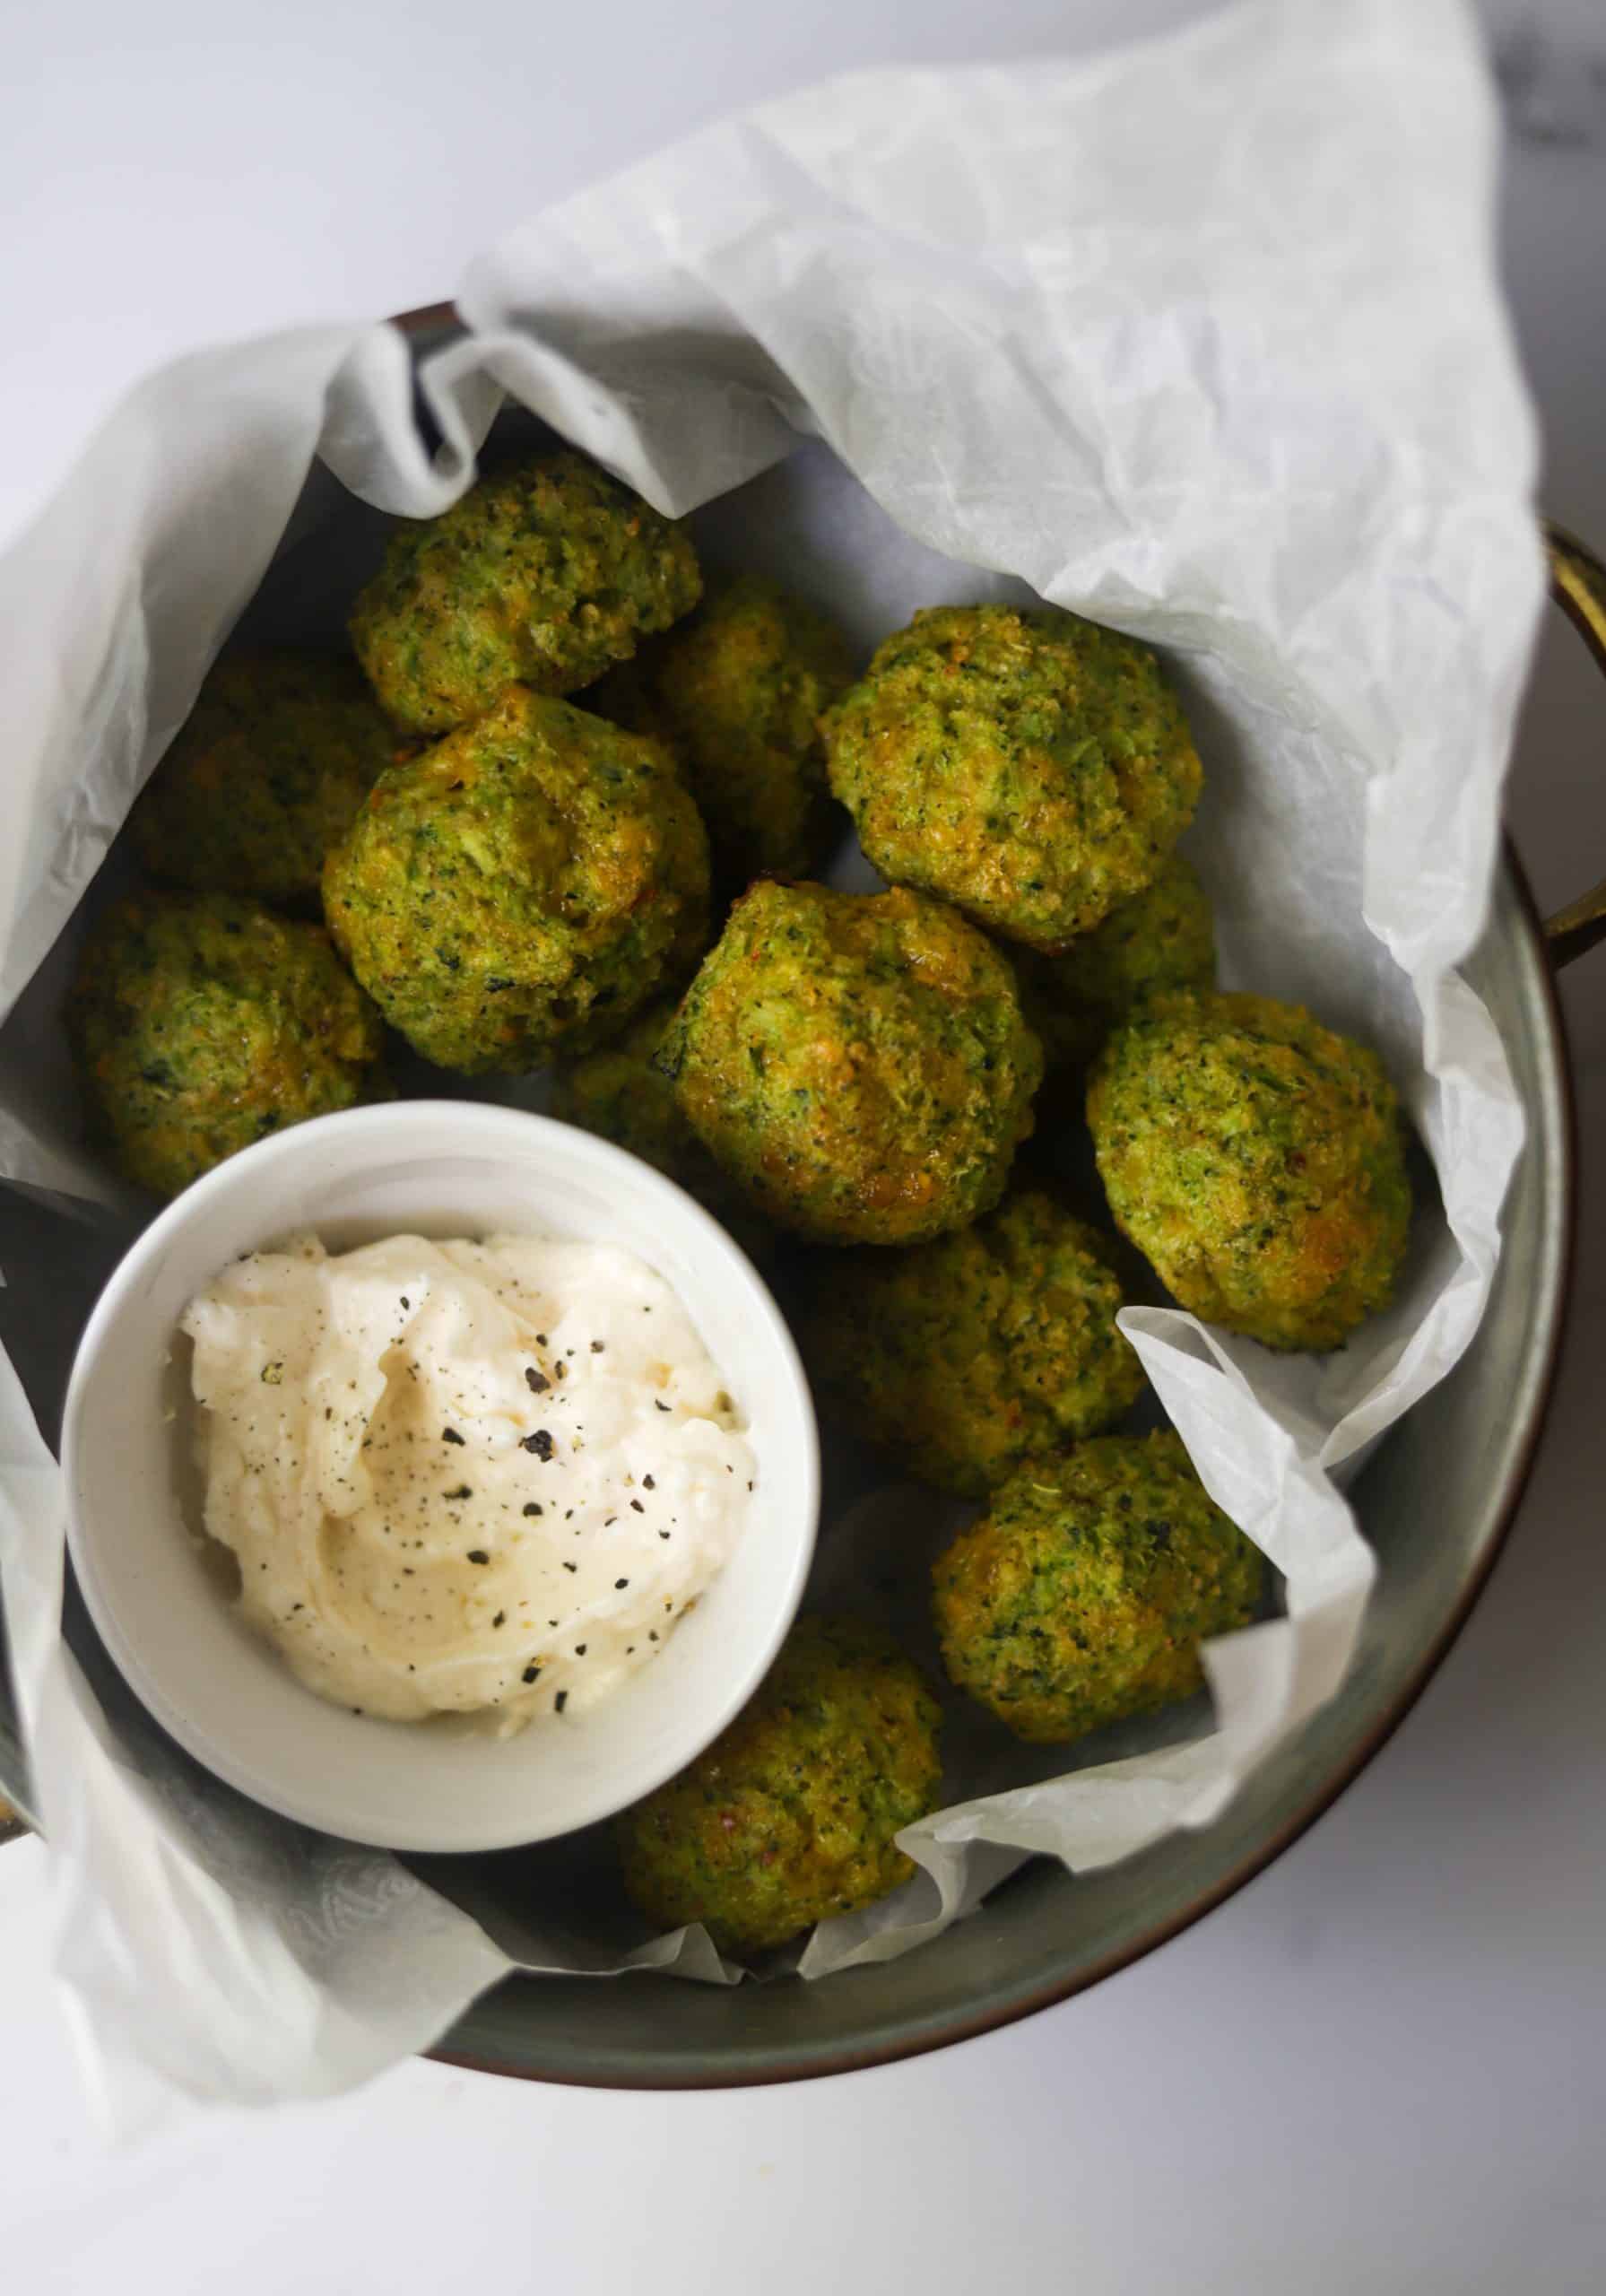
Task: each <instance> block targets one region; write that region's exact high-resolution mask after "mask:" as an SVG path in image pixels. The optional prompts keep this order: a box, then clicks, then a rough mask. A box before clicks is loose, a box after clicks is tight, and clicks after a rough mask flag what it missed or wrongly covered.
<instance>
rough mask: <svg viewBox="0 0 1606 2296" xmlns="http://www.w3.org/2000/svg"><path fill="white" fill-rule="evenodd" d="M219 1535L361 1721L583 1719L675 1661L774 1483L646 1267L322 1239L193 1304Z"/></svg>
mask: <svg viewBox="0 0 1606 2296" xmlns="http://www.w3.org/2000/svg"><path fill="white" fill-rule="evenodd" d="M183 1328H184V1330H185V1331H186V1332H187V1334H188V1335H189V1337H190V1338H191V1340H192V1341H193V1342H194V1344H195V1359H194V1371H193V1380H192V1384H193V1387H194V1392H195V1400H196V1402H197V1403H198V1404H199V1405H200V1406H201V1409H200V1412H199V1413H198V1425H197V1431H196V1440H197V1448H198V1457H199V1460H200V1465H201V1472H202V1474H203V1477H204V1483H205V1520H206V1528H207V1530H208V1532H209V1533H210V1534H211V1535H212V1536H213V1538H214V1539H217V1540H219V1541H221V1544H223V1545H224V1546H226V1547H228V1548H230V1550H231V1551H232V1552H233V1553H234V1555H235V1557H236V1559H237V1561H238V1562H239V1571H240V1582H241V1587H240V1598H239V1599H240V1605H241V1608H242V1610H243V1611H244V1613H245V1615H246V1617H247V1619H248V1620H249V1621H250V1622H251V1623H252V1625H253V1626H255V1627H256V1628H257V1629H258V1630H259V1631H261V1632H262V1633H263V1634H265V1636H267V1637H268V1639H270V1640H271V1641H272V1642H273V1643H274V1644H275V1645H276V1646H277V1648H279V1649H280V1650H281V1651H282V1654H283V1656H284V1657H285V1658H286V1659H287V1660H288V1661H289V1663H290V1665H291V1666H292V1667H293V1668H294V1670H295V1672H296V1674H298V1675H299V1677H300V1678H301V1680H302V1681H303V1682H304V1683H307V1684H308V1686H309V1687H310V1688H311V1689H313V1690H315V1691H317V1692H320V1693H321V1694H322V1695H323V1696H324V1697H326V1698H329V1699H334V1700H338V1701H339V1702H340V1703H341V1704H343V1705H345V1706H350V1707H352V1708H355V1709H358V1710H359V1711H360V1712H362V1713H367V1714H377V1715H384V1716H386V1717H389V1718H393V1719H395V1720H404V1721H406V1720H414V1719H420V1718H423V1717H425V1716H428V1715H431V1714H436V1713H440V1712H462V1711H485V1712H487V1713H488V1715H489V1718H490V1719H491V1721H492V1722H493V1725H494V1726H496V1727H497V1729H498V1730H499V1732H500V1733H503V1734H505V1733H507V1732H508V1731H512V1730H515V1729H517V1728H519V1727H520V1726H522V1725H523V1724H524V1723H525V1722H526V1721H528V1720H529V1718H531V1716H532V1715H535V1714H546V1715H551V1714H554V1713H557V1714H562V1713H564V1712H566V1711H567V1712H569V1713H571V1714H572V1713H577V1712H578V1711H580V1710H581V1709H583V1708H585V1707H587V1706H591V1705H594V1704H595V1702H596V1700H599V1699H601V1698H604V1697H606V1696H607V1694H608V1693H609V1692H610V1691H612V1690H614V1689H615V1688H617V1686H618V1685H619V1684H620V1683H621V1682H622V1681H623V1680H624V1679H625V1678H626V1677H627V1676H628V1675H629V1674H632V1673H633V1672H634V1671H635V1669H636V1668H637V1667H638V1666H644V1665H647V1662H648V1660H649V1659H651V1658H652V1657H655V1655H656V1653H657V1652H658V1651H660V1650H661V1649H662V1648H663V1647H664V1642H665V1640H666V1639H667V1638H668V1636H669V1634H670V1633H671V1631H672V1630H673V1626H674V1622H675V1621H676V1620H677V1619H678V1618H680V1617H681V1615H682V1614H683V1613H684V1612H685V1611H686V1610H687V1609H688V1608H690V1605H691V1604H692V1603H694V1602H695V1601H696V1599H697V1597H698V1596H699V1594H701V1593H702V1591H703V1590H704V1588H706V1587H708V1585H709V1583H710V1581H711V1580H712V1579H713V1578H714V1577H715V1576H716V1573H717V1572H718V1570H720V1569H721V1567H722V1566H723V1564H724V1563H725V1561H726V1559H727V1557H728V1556H729V1555H730V1553H731V1552H732V1550H733V1548H734V1544H735V1542H736V1540H737V1539H738V1538H739V1537H740V1536H741V1535H742V1530H743V1528H744V1526H745V1524H746V1521H747V1518H748V1515H749V1513H750V1510H751V1505H752V1500H751V1492H752V1489H753V1484H754V1482H755V1480H756V1475H757V1469H756V1467H755V1465H754V1460H753V1456H752V1453H751V1448H749V1445H748V1444H747V1442H746V1440H745V1439H744V1438H743V1436H742V1433H741V1431H740V1424H739V1421H738V1419H737V1415H736V1413H735V1412H734V1409H733V1406H732V1404H731V1401H730V1398H729V1396H727V1395H726V1394H725V1388H724V1383H723V1380H722V1378H721V1375H720V1372H719V1370H718V1369H717V1368H716V1365H715V1364H714V1362H713V1361H711V1360H710V1358H709V1356H708V1351H707V1349H706V1348H705V1347H704V1345H703V1344H702V1341H701V1340H700V1339H699V1336H698V1334H697V1331H696V1330H695V1328H694V1326H692V1323H691V1321H690V1318H689V1317H688V1316H687V1314H686V1312H685V1310H684V1309H682V1307H681V1304H680V1302H679V1300H677V1299H676V1297H675V1295H674V1293H673V1291H671V1290H670V1289H669V1287H668V1285H667V1284H665V1283H664V1282H663V1280H662V1279H661V1278H660V1277H659V1276H657V1275H655V1274H654V1273H653V1271H652V1270H651V1269H650V1268H648V1267H647V1266H646V1265H643V1263H642V1262H641V1261H640V1260H638V1259H637V1258H635V1257H633V1256H632V1255H631V1254H630V1253H629V1252H626V1251H622V1250H619V1249H616V1248H613V1247H612V1246H609V1245H603V1244H579V1243H569V1242H565V1241H560V1240H558V1239H553V1238H550V1237H535V1236H491V1237H490V1238H488V1239H486V1240H485V1241H484V1242H483V1243H469V1242H454V1243H427V1242H425V1241H424V1240H423V1239H421V1238H420V1237H417V1236H394V1237H391V1238H389V1239H386V1241H385V1242H383V1243H378V1244H369V1245H367V1246H365V1247H364V1248H362V1249H360V1250H358V1251H353V1252H346V1253H343V1254H341V1255H340V1256H338V1257H330V1255H329V1254H328V1253H326V1251H325V1249H324V1248H323V1246H322V1244H320V1243H319V1242H318V1241H317V1239H316V1238H307V1239H302V1240H299V1241H298V1242H297V1243H295V1244H294V1245H292V1246H291V1248H288V1249H286V1250H283V1251H275V1252H257V1253H254V1254H252V1255H251V1256H250V1257H247V1258H245V1259H241V1260H237V1261H236V1262H235V1263H234V1264H233V1265H231V1266H230V1268H229V1269H228V1270H227V1271H226V1272H225V1273H224V1274H222V1275H221V1276H220V1277H219V1278H218V1280H217V1281H216V1283H213V1285H212V1287H211V1288H210V1290H208V1291H204V1292H203V1293H202V1294H201V1295H200V1297H199V1298H197V1299H196V1300H193V1301H192V1302H191V1304H190V1306H189V1308H188V1309H187V1312H186V1314H185V1317H184V1319H183Z"/></svg>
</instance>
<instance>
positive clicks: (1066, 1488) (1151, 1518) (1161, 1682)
mask: <svg viewBox="0 0 1606 2296" xmlns="http://www.w3.org/2000/svg"><path fill="white" fill-rule="evenodd" d="M1263 1579H1264V1566H1263V1561H1262V1558H1261V1555H1260V1552H1259V1550H1258V1549H1257V1548H1256V1547H1254V1545H1252V1544H1251V1543H1250V1541H1249V1540H1248V1539H1246V1537H1245V1536H1244V1535H1243V1533H1242V1532H1241V1531H1239V1530H1237V1529H1236V1528H1235V1527H1234V1526H1233V1525H1232V1523H1231V1522H1230V1521H1229V1520H1228V1518H1227V1517H1226V1516H1225V1515H1224V1514H1223V1513H1222V1512H1221V1510H1220V1508H1219V1507H1217V1506H1216V1505H1214V1504H1213V1502H1212V1501H1211V1500H1210V1499H1209V1498H1208V1497H1207V1496H1206V1494H1205V1491H1204V1487H1203V1485H1202V1483H1200V1481H1199V1478H1198V1476H1197V1475H1196V1474H1194V1469H1193V1466H1192V1465H1191V1464H1190V1462H1189V1459H1188V1455H1187V1453H1186V1452H1185V1450H1184V1448H1183V1446H1182V1443H1181V1440H1180V1439H1179V1438H1178V1437H1177V1436H1176V1435H1175V1434H1173V1433H1172V1432H1171V1431H1169V1430H1167V1431H1166V1432H1165V1433H1163V1434H1159V1435H1150V1436H1147V1437H1142V1436H1126V1435H1104V1436H1099V1437H1098V1438H1096V1439H1094V1440H1093V1441H1092V1442H1089V1443H1080V1444H1078V1445H1077V1447H1076V1448H1075V1449H1074V1450H1072V1451H1071V1452H1069V1453H1067V1454H1066V1455H1064V1456H1063V1457H1058V1458H1038V1459H1034V1460H1030V1461H1029V1462H1028V1463H1027V1465H1024V1466H1022V1467H1020V1468H1019V1469H1017V1471H1016V1473H1015V1474H1013V1475H1011V1478H1010V1480H1009V1481H1008V1483H1004V1484H1003V1486H1002V1487H1001V1488H1000V1489H999V1490H997V1491H995V1492H994V1494H993V1498H992V1501H991V1505H990V1507H989V1509H988V1512H987V1513H986V1514H985V1516H984V1517H983V1518H982V1519H981V1520H980V1521H979V1522H977V1523H974V1524H972V1525H971V1526H970V1528H969V1529H968V1530H966V1531H962V1532H961V1533H960V1534H959V1537H958V1538H957V1539H955V1541H954V1542H953V1544H952V1545H951V1547H950V1548H949V1549H948V1551H947V1552H946V1553H944V1554H943V1555H942V1556H941V1557H940V1558H939V1559H938V1561H937V1564H936V1566H935V1569H934V1570H933V1574H932V1583H933V1605H934V1610H935V1615H936V1623H937V1632H938V1635H939V1638H940V1639H941V1641H942V1662H943V1664H944V1665H945V1666H946V1667H947V1669H948V1672H949V1674H950V1675H951V1677H952V1679H953V1681H954V1682H955V1683H957V1684H958V1685H959V1689H961V1690H963V1691H966V1692H968V1693H969V1695H970V1696H971V1697H972V1698H975V1699H978V1700H980V1701H981V1703H982V1704H983V1705H984V1706H985V1707H988V1708H989V1709H991V1710H992V1712H993V1713H994V1714H995V1715H997V1717H998V1718H999V1720H1000V1721H1001V1722H1003V1723H1007V1725H1008V1726H1009V1727H1010V1728H1011V1730H1012V1731H1013V1732H1014V1733H1015V1735H1016V1736H1017V1737H1018V1738H1027V1739H1030V1740H1032V1741H1033V1742H1034V1743H1037V1744H1052V1743H1056V1742H1059V1741H1062V1740H1068V1739H1072V1738H1081V1737H1085V1736H1086V1735H1087V1734H1088V1732H1089V1730H1098V1729H1100V1728H1102V1727H1103V1726H1104V1725H1105V1724H1106V1723H1107V1722H1118V1721H1121V1720H1124V1718H1126V1717H1127V1716H1129V1715H1133V1714H1149V1713H1152V1712H1153V1711H1154V1710H1155V1709H1157V1708H1159V1707H1162V1706H1169V1705H1171V1704H1173V1703H1174V1702H1175V1701H1176V1700H1178V1699H1183V1698H1187V1697H1189V1696H1191V1695H1192V1693H1193V1692H1194V1691H1196V1690H1197V1689H1198V1688H1199V1687H1200V1685H1201V1683H1202V1681H1203V1679H1204V1677H1203V1674H1202V1670H1201V1668H1200V1664H1199V1645H1200V1644H1201V1642H1202V1641H1204V1640H1206V1639H1208V1638H1209V1637H1211V1636H1212V1635H1217V1634H1226V1633H1228V1632H1230V1631H1232V1630H1233V1629H1234V1628H1235V1627H1240V1626H1246V1625H1247V1624H1248V1623H1249V1622H1250V1620H1251V1619H1252V1618H1254V1615H1255V1613H1256V1611H1257V1610H1258V1608H1259V1606H1260V1601H1261V1593H1262V1587H1263Z"/></svg>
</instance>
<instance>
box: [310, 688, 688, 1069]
mask: <svg viewBox="0 0 1606 2296" xmlns="http://www.w3.org/2000/svg"><path fill="white" fill-rule="evenodd" d="M324 905H325V909H326V914H327V917H328V919H329V926H330V929H331V931H332V932H333V933H334V937H335V940H336V942H337V943H338V944H339V945H340V947H341V949H342V950H343V952H344V953H345V955H346V957H347V959H348V961H349V962H350V964H351V967H352V971H353V972H354V973H355V974H356V976H357V978H358V979H359V980H360V982H361V983H362V985H363V987H365V988H366V989H367V990H368V992H369V995H370V996H372V997H373V999H374V1001H375V1003H376V1004H377V1005H378V1007H379V1009H380V1011H381V1012H382V1013H384V1015H385V1017H386V1020H387V1021H388V1022H390V1024H391V1026H392V1027H393V1028H395V1029H399V1030H400V1031H401V1033H402V1034H403V1035H404V1037H405V1038H406V1039H407V1040H408V1042H409V1043H410V1044H411V1045H412V1047H413V1048H414V1049H415V1050H416V1051H418V1052H420V1053H421V1054H422V1055H423V1057H424V1058H425V1059H426V1060H432V1061H434V1062H436V1063H437V1064H438V1065H439V1066H440V1067H442V1068H455V1069H457V1070H460V1071H461V1072H462V1073H464V1074H467V1075H474V1074H482V1073H484V1072H487V1071H492V1070H499V1071H504V1072H510V1073H511V1072H517V1071H519V1070H524V1069H529V1068H534V1067H538V1066H540V1065H541V1064H542V1063H543V1061H546V1060H548V1059H550V1058H551V1057H552V1056H553V1055H554V1054H555V1053H558V1052H560V1051H580V1050H583V1049H585V1048H586V1047H587V1046H588V1045H591V1044H594V1043H595V1042H596V1041H598V1039H600V1038H602V1037H604V1036H606V1035H608V1034H610V1033H612V1031H616V1030H618V1029H621V1028H622V1027H623V1026H624V1024H625V1022H627V1021H628V1020H629V1016H630V1014H631V1013H633V1012H634V1011H635V1010H636V1009H637V1008H638V1006H639V1005H642V1004H643V1003H645V1002H646V1001H647V999H648V998H649V997H651V996H654V995H655V994H656V993H658V992H659V991H660V990H662V989H663V988H664V987H666V986H668V985H671V984H673V983H677V982H678V981H679V980H681V979H683V978H684V977H685V975H686V973H687V972H688V971H689V970H690V967H691V966H692V965H693V964H694V963H695V962H696V961H697V958H698V955H699V952H700V951H701V949H702V947H703V945H704V944H705V941H706V938H707V929H708V841H707V839H706V838H705V836H704V834H703V826H702V823H701V822H700V821H699V819H698V814H697V808H696V806H695V805H694V804H692V802H691V800H690V797H689V796H687V794H686V791H685V789H684V787H682V786H681V781H680V778H679V777H678V775H677V774H676V773H675V771H674V770H673V766H672V765H671V763H670V761H669V759H668V757H667V754H666V753H665V752H664V750H663V749H662V748H661V746H660V745H659V744H656V743H655V742H648V741H642V740H639V739H638V738H637V737H636V736H634V735H629V734H624V733H621V731H620V730H619V728H618V727H617V726H610V725H606V724H604V722H603V719H602V718H592V717H589V716H587V715H586V713H584V712H583V711H581V710H578V709H574V708H573V707H572V706H571V705H570V704H569V703H568V702H566V701H558V700H552V699H551V698H550V697H548V696H544V695H541V694H535V693H532V692H530V691H528V689H527V688H525V687H523V686H509V687H508V690H507V691H505V692H504V693H503V694H502V695H501V696H500V697H499V700H498V701H497V702H496V704H495V706H494V708H492V709H490V710H488V711H487V713H486V714H485V716H484V717H482V718H476V719H475V720H474V721H473V724H472V725H468V726H461V727H459V729H458V730H457V732H456V733H455V734H450V735H447V738H446V739H445V740H444V741H442V742H438V743H437V744H436V745H435V747H434V748H433V749H429V750H425V751H423V752H421V753H420V754H419V755H418V756H416V757H412V758H409V759H407V760H405V761H404V762H403V763H401V764H399V765H395V766H392V767H391V768H390V769H389V770H388V771H387V772H386V773H384V774H382V775H381V776H380V778H379V779H378V782H377V783H376V784H375V786H374V787H373V789H372V791H371V792H370V794H369V798H368V801H367V803H366V804H364V806H363V808H362V810H361V812H360V813H359V814H358V816H357V819H356V821H355V822H353V823H352V828H351V831H350V832H349V834H348V835H347V836H346V838H345V839H344V840H343V842H342V843H341V844H340V845H338V846H337V847H335V848H334V851H333V852H332V853H331V854H330V856H329V859H328V862H327V864H326V868H325V872H324Z"/></svg>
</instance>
